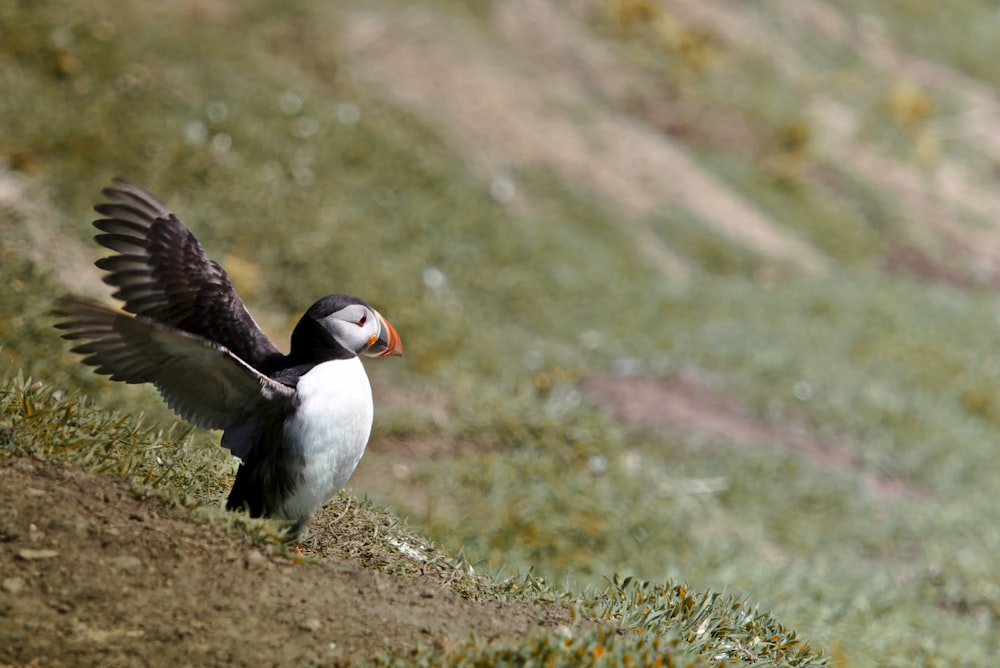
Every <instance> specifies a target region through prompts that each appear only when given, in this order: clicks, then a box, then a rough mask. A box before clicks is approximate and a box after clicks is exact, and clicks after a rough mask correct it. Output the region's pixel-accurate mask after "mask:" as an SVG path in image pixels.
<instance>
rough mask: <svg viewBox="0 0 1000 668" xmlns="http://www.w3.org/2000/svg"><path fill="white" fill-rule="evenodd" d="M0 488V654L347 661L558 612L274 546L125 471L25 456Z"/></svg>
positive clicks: (105, 659) (156, 661) (134, 661)
mask: <svg viewBox="0 0 1000 668" xmlns="http://www.w3.org/2000/svg"><path fill="white" fill-rule="evenodd" d="M0 498H3V499H4V504H3V509H2V510H0V666H9V665H13V666H21V665H32V666H97V665H102V666H105V665H115V666H177V665H200V666H234V665H235V666H243V665H253V666H268V665H275V666H278V665H281V666H285V665H306V664H314V663H318V662H326V663H328V664H331V665H348V664H351V663H354V662H356V661H357V660H359V659H364V658H369V657H372V656H374V655H376V654H378V653H380V652H382V651H383V650H388V649H396V650H404V651H405V650H406V649H408V648H415V647H417V646H435V647H440V648H447V647H449V646H450V644H452V643H455V642H458V641H463V640H466V639H467V638H469V637H470V635H471V634H476V635H477V636H478V637H480V638H482V639H491V638H502V637H508V636H519V635H522V634H524V633H525V632H527V631H528V630H530V629H532V628H533V627H535V626H537V625H539V624H553V623H558V620H560V619H562V612H561V608H559V607H558V606H536V605H528V604H524V603H500V602H487V603H478V602H474V601H470V600H466V599H463V598H461V597H460V596H458V595H456V594H455V593H453V592H452V591H450V590H449V589H447V588H445V587H444V586H442V585H441V584H439V583H438V582H437V581H436V580H433V579H432V578H423V577H400V576H392V575H387V574H385V573H381V572H378V571H375V570H371V569H368V568H365V567H363V566H362V565H360V564H359V563H357V562H355V561H352V560H345V559H338V558H335V557H330V556H326V557H324V558H322V559H321V560H317V561H315V562H313V561H301V562H298V563H296V562H293V561H288V560H284V559H281V558H276V557H272V556H269V555H267V554H265V553H264V552H262V551H261V550H259V549H257V548H254V547H251V546H250V545H248V544H247V543H245V542H241V541H240V540H238V539H236V538H233V537H230V536H228V535H225V534H223V533H221V532H219V531H218V530H215V529H213V528H211V527H209V526H206V525H199V524H196V523H194V522H192V521H191V520H190V518H189V517H188V516H187V514H186V513H185V512H184V511H182V510H179V509H175V508H172V507H170V506H167V505H166V504H165V503H164V502H163V501H161V500H159V499H156V498H149V497H144V496H142V495H139V494H137V493H136V492H135V491H134V490H133V489H132V488H131V486H130V485H129V484H128V483H126V482H123V481H119V480H113V479H110V478H107V477H104V476H100V475H96V474H93V473H89V472H86V471H82V470H77V469H70V468H66V467H62V466H59V465H56V464H52V463H49V462H45V461H39V460H35V459H31V458H28V457H23V456H21V457H17V456H15V457H13V458H8V459H0ZM319 524H320V525H321V524H322V520H320V522H319ZM304 548H305V549H306V551H307V556H309V554H308V549H309V547H308V544H305V545H304Z"/></svg>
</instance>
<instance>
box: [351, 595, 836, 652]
mask: <svg viewBox="0 0 1000 668" xmlns="http://www.w3.org/2000/svg"><path fill="white" fill-rule="evenodd" d="M607 585H608V586H607V587H606V588H605V589H603V590H601V591H597V592H594V593H593V594H590V595H587V596H582V597H580V598H579V599H577V600H576V601H575V603H574V605H573V607H572V617H571V621H572V622H573V623H572V624H563V625H560V626H558V627H556V628H555V629H553V630H545V631H536V632H533V633H530V634H528V635H527V636H525V637H524V638H519V639H514V640H511V639H503V640H494V641H484V640H483V639H480V638H477V637H473V638H470V639H469V640H468V641H467V642H465V643H462V644H459V645H457V646H453V647H449V648H447V649H446V650H443V651H442V650H441V649H435V648H422V649H417V650H410V651H405V652H392V653H387V654H385V655H383V656H381V657H378V658H376V659H375V660H374V661H372V662H371V665H373V666H380V667H388V666H393V667H395V666H404V665H424V666H493V665H545V666H604V665H625V666H628V665H638V666H693V667H699V666H743V665H781V666H789V667H792V666H795V667H806V666H809V667H814V668H820V667H822V666H826V665H829V659H828V657H825V656H823V654H822V653H821V652H819V651H817V650H816V649H815V648H813V647H811V646H810V645H809V644H808V643H806V642H805V641H803V640H802V639H800V638H798V637H797V635H796V634H795V632H794V631H791V630H789V629H787V628H785V627H784V626H782V625H781V624H779V623H778V622H777V621H776V620H774V618H772V617H771V616H770V615H767V614H763V613H761V612H760V611H759V610H757V609H756V608H754V607H753V606H750V605H748V604H747V602H746V601H745V600H737V599H734V598H732V597H724V596H720V595H718V594H714V593H709V592H695V591H691V590H689V589H688V588H687V587H685V586H682V585H673V584H669V583H666V584H660V585H657V584H654V583H651V582H646V581H643V580H638V579H634V578H631V577H626V578H618V577H615V578H613V579H611V580H608V583H607ZM594 622H596V623H594Z"/></svg>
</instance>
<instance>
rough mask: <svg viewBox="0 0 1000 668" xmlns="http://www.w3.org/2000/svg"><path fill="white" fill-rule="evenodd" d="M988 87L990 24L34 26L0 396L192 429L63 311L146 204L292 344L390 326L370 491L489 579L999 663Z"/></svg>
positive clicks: (162, 6) (7, 139) (533, 13)
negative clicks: (123, 198)
mask: <svg viewBox="0 0 1000 668" xmlns="http://www.w3.org/2000/svg"><path fill="white" fill-rule="evenodd" d="M998 63H1000V9H998V5H997V3H996V2H993V1H992V0H991V1H988V2H987V1H985V0H953V1H952V2H948V3H944V2H929V1H921V0H879V1H877V2H859V1H855V0H769V1H764V2H760V1H750V0H743V1H735V0H661V1H657V0H563V1H557V0H503V1H494V2H490V1H489V0H476V1H468V2H461V1H460V0H419V1H417V2H400V1H398V0H369V1H365V2H362V1H360V0H358V1H349V0H344V1H341V2H335V3H333V2H307V1H305V0H293V1H291V2H277V1H276V0H250V1H247V2H239V3H238V2H233V1H231V0H180V1H178V2H172V3H146V2H138V1H132V2H130V1H126V0H121V1H116V2H111V3H108V2H96V1H92V0H73V1H72V2H70V1H68V0H67V1H57V0H52V1H42V2H22V1H20V0H9V1H8V2H4V3H2V4H0V165H2V167H0V232H2V235H0V236H2V239H0V276H2V278H3V284H4V286H5V288H4V298H3V299H2V300H0V341H2V344H3V347H2V348H0V360H2V361H0V366H2V367H3V368H4V369H5V370H7V369H9V370H14V371H21V372H23V373H24V374H25V375H30V376H31V377H33V378H37V379H41V380H43V381H44V382H46V383H49V384H53V385H57V386H59V387H62V388H65V389H66V390H73V391H82V392H84V393H86V394H88V395H90V396H91V397H93V398H94V400H95V401H97V402H98V403H100V404H107V405H114V406H116V407H120V406H122V405H125V406H128V407H130V410H132V409H134V410H135V411H139V410H142V411H145V412H146V413H147V414H148V415H149V416H150V419H151V420H154V421H161V422H162V423H163V424H165V425H167V424H170V423H172V422H173V421H174V418H173V417H172V416H171V415H170V414H169V412H168V411H167V410H166V409H165V408H163V407H162V406H161V405H160V403H159V401H158V399H157V397H156V394H155V392H153V391H152V390H150V389H149V388H121V387H113V386H111V385H110V384H109V383H107V382H106V381H104V380H103V379H101V378H98V377H96V376H94V375H93V374H91V373H90V372H89V371H88V370H86V369H85V368H83V367H82V366H81V365H79V364H78V363H77V361H76V360H75V359H74V358H73V357H72V356H71V355H70V354H69V353H68V352H67V348H68V346H67V345H65V344H64V343H63V342H62V341H60V340H59V339H58V337H57V334H56V332H55V331H54V330H52V328H51V320H50V319H49V318H48V316H47V315H46V314H47V312H48V310H49V309H50V308H51V305H52V300H53V299H54V297H55V296H57V295H59V294H63V293H65V292H74V293H77V294H83V295H90V296H94V297H98V298H106V294H107V290H105V289H104V286H103V285H102V284H101V283H100V276H99V272H98V271H97V270H96V269H95V268H94V267H93V266H92V264H91V263H92V261H93V260H94V259H96V258H97V257H99V256H100V253H99V252H98V251H97V249H96V246H95V244H93V243H92V242H91V241H90V237H91V235H92V233H93V230H92V228H91V227H90V225H89V221H90V220H91V219H92V218H93V217H94V216H93V214H92V213H90V207H91V206H92V205H93V203H94V202H95V201H96V199H97V198H98V197H99V190H100V188H101V187H103V186H104V185H106V184H107V183H108V182H109V180H110V179H111V177H112V176H115V175H122V176H125V177H127V178H129V179H131V180H134V181H137V182H139V183H142V184H144V185H146V186H147V187H149V188H150V189H152V190H153V191H154V192H156V193H158V194H159V195H160V197H161V198H162V199H164V200H165V201H166V202H168V203H169V204H170V205H171V206H172V207H173V208H174V210H175V211H177V212H178V214H179V215H180V216H181V218H182V219H183V220H184V221H185V222H186V223H187V224H188V225H189V226H190V227H191V228H192V229H193V231H194V232H195V234H196V235H198V237H199V239H200V240H201V241H202V243H203V245H204V246H205V247H206V248H207V249H208V252H209V254H210V255H212V257H214V258H215V259H217V260H218V261H220V262H221V263H222V264H223V266H224V267H225V268H226V269H227V271H229V273H230V275H231V277H232V278H233V281H234V283H235V284H236V286H237V288H238V290H239V292H240V294H241V295H242V296H243V298H244V299H245V301H246V302H247V304H248V306H249V308H250V309H251V311H252V312H253V313H254V315H255V316H256V317H257V319H258V321H259V322H260V323H261V324H262V326H263V327H264V328H265V329H266V331H267V332H268V333H269V334H270V335H271V336H272V337H273V338H274V339H275V341H277V342H279V345H281V346H282V347H284V346H285V345H286V342H287V337H288V334H289V332H290V328H291V327H292V325H293V324H294V322H295V321H296V319H297V317H298V315H299V314H300V313H301V311H302V310H303V309H305V308H307V307H308V306H309V304H311V303H312V302H313V301H314V300H315V299H316V298H318V297H319V296H322V295H324V294H327V293H330V292H347V293H353V294H356V295H358V296H360V297H362V298H363V299H365V300H367V301H368V302H369V303H371V304H373V305H374V306H375V307H376V308H378V309H379V310H380V311H381V312H382V313H383V314H384V315H385V316H386V317H387V318H388V319H389V320H390V321H391V322H392V323H393V324H394V325H395V327H396V328H397V330H398V331H399V332H400V334H401V336H402V338H403V341H404V344H405V350H406V357H404V358H403V360H402V361H401V362H399V363H378V362H376V363H371V364H369V365H368V368H369V372H370V374H371V375H372V377H373V383H374V386H375V392H376V405H377V415H376V431H375V433H374V435H373V438H372V443H371V445H370V449H369V453H368V455H367V456H366V458H365V460H364V461H363V463H362V465H361V467H360V468H359V470H358V472H357V474H356V475H355V478H354V479H353V481H352V483H351V489H352V491H353V493H355V494H357V495H367V496H368V497H370V498H373V499H375V500H377V501H378V502H379V503H385V504H388V505H389V506H390V507H391V508H393V510H394V511H395V512H396V513H398V514H399V515H401V516H403V517H407V518H409V521H410V522H411V523H413V524H414V525H416V526H419V527H421V528H422V529H423V530H424V531H425V532H426V534H427V535H428V536H429V537H431V538H432V539H433V540H435V541H437V542H439V543H440V544H442V545H444V546H445V547H447V548H448V549H450V550H452V551H455V552H458V551H463V552H464V554H465V556H466V557H467V558H468V559H469V560H470V561H472V562H473V563H476V564H478V567H479V568H483V569H487V570H497V569H502V570H503V572H507V573H515V572H519V573H522V574H523V573H525V572H527V571H529V570H532V569H533V570H532V572H533V573H534V574H535V575H537V576H540V577H544V578H545V579H546V580H548V581H549V582H552V583H554V584H557V585H558V586H561V587H567V588H571V589H584V588H586V587H589V586H595V585H599V584H601V583H602V582H603V581H604V580H603V578H604V577H605V576H610V575H611V574H613V573H620V574H623V575H636V576H640V577H643V578H646V579H650V580H662V579H664V578H670V579H672V580H674V581H680V582H688V583H691V584H692V585H694V586H697V587H699V588H711V589H715V590H718V591H725V592H727V593H737V594H740V595H746V596H749V597H750V600H751V601H753V602H755V603H759V604H760V605H762V606H763V607H765V608H766V609H771V610H772V611H773V612H774V614H775V615H776V616H777V617H778V618H779V619H781V620H782V621H783V622H784V623H786V624H788V625H789V626H791V627H792V628H794V629H796V630H797V631H798V632H800V633H802V634H804V635H806V636H807V637H809V638H810V639H811V640H812V641H813V642H815V643H817V644H819V645H821V646H824V647H826V648H827V649H828V650H829V651H830V652H831V653H832V655H833V657H834V659H836V660H837V661H840V662H841V663H842V665H852V666H855V665H856V666H868V665H871V666H913V665H926V666H939V665H940V666H954V665H990V664H991V663H992V660H995V657H996V656H997V654H998V652H1000V618H998V615H1000V560H998V559H997V557H996V555H997V554H1000V503H998V499H997V485H996V479H997V474H998V470H1000V449H998V446H1000V401H998V399H997V393H996V391H997V387H998V384H1000V378H998V374H1000V334H998V322H997V321H998V317H1000V301H998V300H997V293H996V290H997V286H998V285H1000V273H998V272H1000V188H998V187H997V184H998V175H1000V97H998V94H997V84H998V83H1000V69H998V65H997V64H998ZM123 402H124V403H123ZM195 438H197V439H200V440H203V441H204V443H205V447H206V448H214V447H216V446H215V445H214V443H215V442H216V441H217V435H212V434H200V435H197V436H196V437H195ZM218 454H219V457H220V458H221V460H222V461H224V460H225V458H224V455H223V454H222V452H221V449H219V453H218Z"/></svg>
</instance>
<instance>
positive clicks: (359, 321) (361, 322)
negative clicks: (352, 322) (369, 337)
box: [357, 314, 368, 327]
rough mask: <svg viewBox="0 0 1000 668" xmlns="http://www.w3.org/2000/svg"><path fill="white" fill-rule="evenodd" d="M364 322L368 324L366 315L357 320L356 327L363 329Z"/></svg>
mask: <svg viewBox="0 0 1000 668" xmlns="http://www.w3.org/2000/svg"><path fill="white" fill-rule="evenodd" d="M366 322H368V315H367V314H366V315H363V316H361V319H360V320H358V322H357V325H358V327H364V326H365V323H366Z"/></svg>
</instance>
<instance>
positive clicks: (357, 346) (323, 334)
mask: <svg viewBox="0 0 1000 668" xmlns="http://www.w3.org/2000/svg"><path fill="white" fill-rule="evenodd" d="M360 354H364V355H368V356H371V357H388V356H399V355H402V354H403V345H402V343H401V342H400V340H399V335H398V334H396V330H395V329H393V327H392V325H390V324H389V322H388V321H387V320H386V319H385V318H383V317H382V316H381V315H379V313H378V311H376V310H375V309H373V308H372V307H371V306H369V305H368V304H366V303H364V302H363V301H361V300H360V299H358V298H357V297H352V296H350V295H329V296H326V297H323V298H322V299H320V300H319V301H318V302H316V303H315V304H313V305H312V306H310V307H309V310H308V311H306V312H305V315H303V316H302V319H301V320H299V323H298V324H297V325H296V326H295V330H294V331H293V332H292V351H291V354H290V355H289V357H291V358H292V359H294V360H295V361H297V362H300V363H316V364H318V363H321V362H325V361H328V360H336V359H348V358H350V357H355V356H357V355H360Z"/></svg>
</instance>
